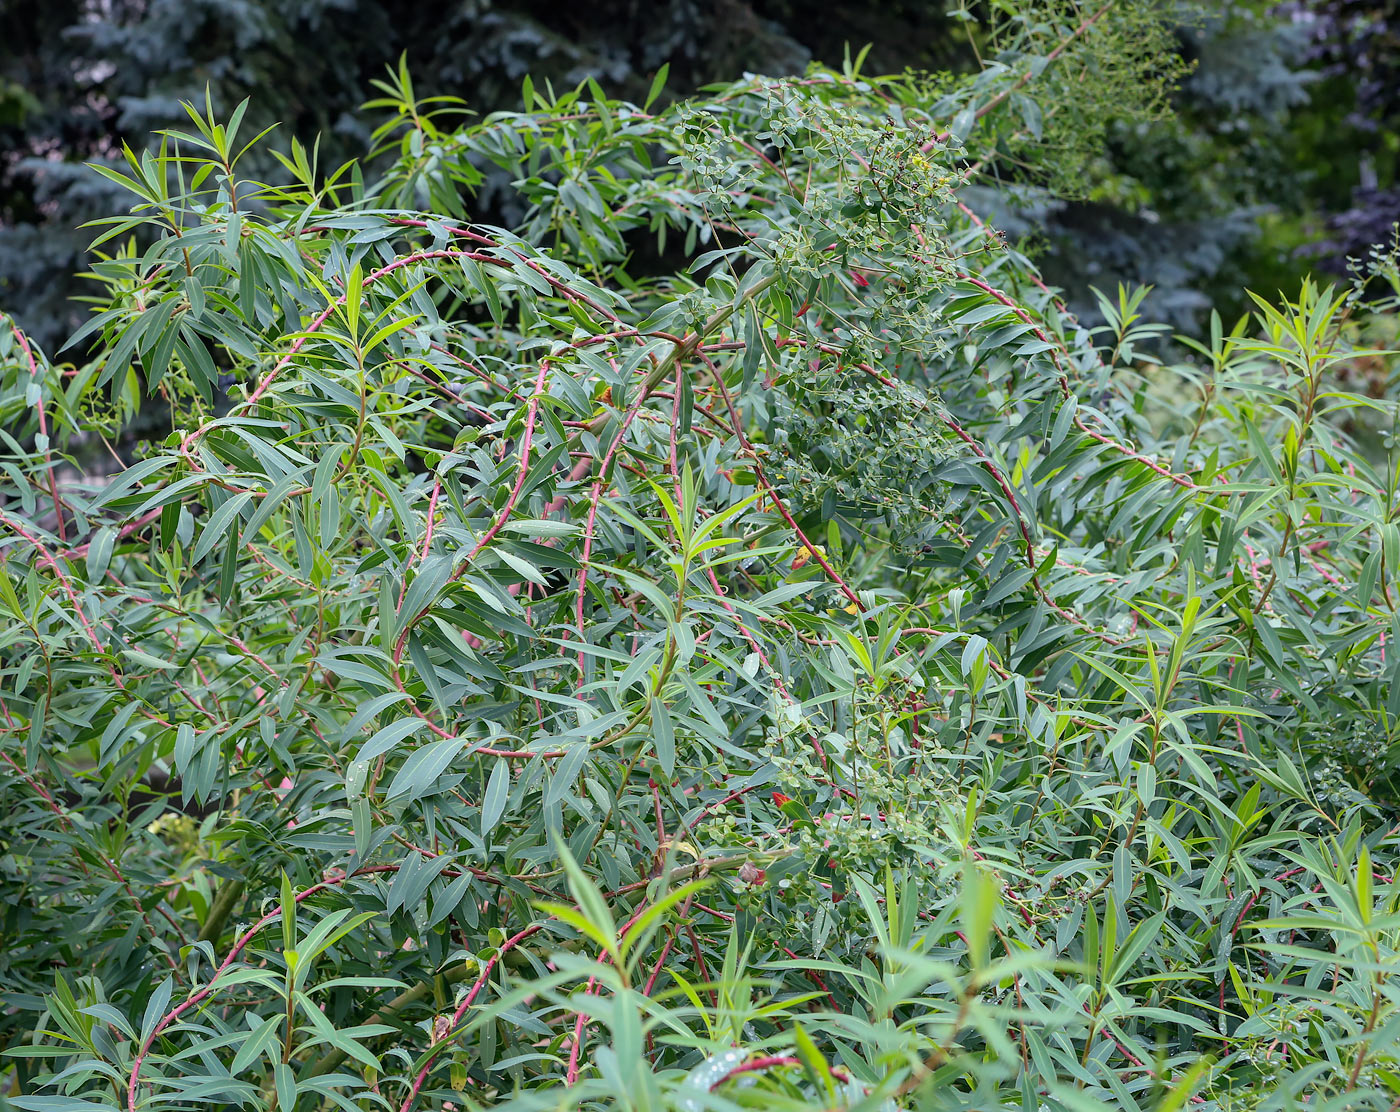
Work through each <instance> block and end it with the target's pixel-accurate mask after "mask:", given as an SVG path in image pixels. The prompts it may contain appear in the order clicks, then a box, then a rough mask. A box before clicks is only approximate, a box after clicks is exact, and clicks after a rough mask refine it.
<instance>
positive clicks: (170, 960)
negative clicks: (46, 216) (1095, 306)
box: [0, 3, 1400, 1112]
mask: <svg viewBox="0 0 1400 1112" xmlns="http://www.w3.org/2000/svg"><path fill="white" fill-rule="evenodd" d="M1149 8H1150V5H1147V4H1141V5H1137V4H1126V3H1124V4H1119V5H1117V6H1116V7H1114V8H1113V9H1112V10H1111V11H1109V10H1108V9H1102V10H1099V11H1098V12H1097V14H1095V13H1094V12H1078V11H1076V10H1075V9H1074V6H1073V5H1069V4H1066V5H1059V6H1056V10H1057V11H1058V12H1059V13H1060V14H1059V15H1058V16H1055V17H1053V18H1052V15H1054V13H1052V15H1046V16H1044V18H1041V19H1037V20H1026V21H1023V22H1022V23H1021V24H1019V25H1018V26H1019V29H1013V30H1014V33H1008V37H1007V38H1006V39H1005V40H1003V44H1002V46H1003V52H1002V53H1001V54H1000V55H999V56H998V57H997V58H995V59H991V60H989V63H988V65H987V66H986V68H985V69H984V70H982V71H981V72H980V73H979V74H978V75H977V76H976V77H974V78H969V79H967V80H955V79H952V78H946V77H939V78H929V77H917V76H902V77H893V78H883V77H882V78H877V77H871V76H868V75H865V74H863V73H862V72H861V65H860V62H859V61H858V60H857V61H855V62H848V63H847V64H846V65H845V66H844V67H843V68H842V69H841V70H839V71H833V70H827V69H813V70H811V71H809V73H808V74H807V75H806V76H805V77H804V78H801V79H794V80H787V81H773V80H767V79H762V78H756V77H755V78H746V79H744V80H742V81H739V82H737V83H734V84H730V85H726V86H724V87H722V88H717V89H714V90H712V91H711V92H710V93H709V94H708V95H707V96H706V98H705V99H702V100H698V101H693V102H687V103H682V104H677V105H674V106H671V107H668V108H664V109H660V108H657V107H656V105H655V104H654V103H652V102H651V101H649V100H646V101H644V103H642V104H641V105H636V104H631V103H626V102H622V101H617V100H610V99H607V98H606V97H605V96H604V95H603V94H602V91H601V90H600V89H598V88H597V87H596V86H595V85H591V84H589V85H585V86H583V87H580V88H579V89H577V90H575V91H573V92H569V93H565V94H561V95H556V94H555V93H554V92H553V91H552V90H548V89H545V88H542V87H535V86H532V85H529V84H527V86H526V89H525V111H524V112H511V113H497V114H493V115H491V116H488V117H486V118H485V119H483V120H481V121H479V122H472V123H469V122H465V121H463V120H462V119H461V118H460V117H458V116H455V115H454V114H453V113H454V112H455V109H456V106H455V105H454V104H452V103H450V102H444V101H441V100H439V101H432V102H425V101H421V100H417V99H415V97H414V95H413V92H412V90H411V88H410V87H409V82H408V78H407V74H406V73H403V72H400V73H398V74H396V75H395V76H394V77H393V79H392V80H390V81H388V82H385V83H384V86H383V89H382V91H383V93H384V97H383V98H382V101H381V103H380V105H379V106H380V107H382V108H388V109H389V110H390V112H391V116H392V118H391V120H390V122H389V123H388V124H387V125H386V126H385V127H383V128H381V129H380V131H379V133H378V141H380V142H381V143H382V144H385V145H387V146H388V148H389V154H390V156H391V157H390V160H389V161H390V169H389V170H388V171H387V173H385V174H384V175H382V176H380V177H373V176H366V175H364V174H363V173H362V172H361V171H360V169H359V168H358V167H357V166H354V165H350V166H346V167H337V166H334V165H329V166H328V165H318V163H317V158H316V154H315V151H314V149H308V148H306V147H303V146H301V145H297V144H293V145H292V147H291V150H290V153H289V154H285V155H284V156H283V158H284V160H285V165H286V169H287V171H288V174H289V177H290V178H291V180H292V182H293V184H291V185H285V186H276V187H273V186H266V185H260V184H258V183H257V181H255V180H253V179H251V178H249V177H247V176H245V175H244V174H243V173H242V172H241V171H240V165H241V164H242V159H243V158H244V156H245V153H246V152H247V151H248V150H249V148H250V145H251V147H252V149H254V150H256V149H258V145H259V144H265V143H266V142H268V140H266V139H262V138H255V137H254V136H252V135H251V134H249V132H248V130H247V129H243V128H240V126H239V121H240V119H241V118H242V115H243V109H242V108H240V109H238V110H237V111H235V112H234V113H233V116H232V118H231V119H229V120H228V121H226V122H220V118H219V117H218V116H216V115H215V114H214V113H213V112H212V111H211V110H210V109H209V108H207V107H200V108H195V109H191V110H190V114H189V115H190V123H189V125H188V126H187V127H185V128H183V129H181V131H179V132H178V133H174V134H170V135H168V136H166V141H165V146H164V147H163V148H162V150H161V152H160V153H158V154H137V153H133V154H131V156H130V158H129V163H128V165H127V167H126V169H125V171H124V173H123V174H121V175H120V180H119V181H118V184H120V185H122V187H123V188H125V189H127V190H129V191H130V193H131V194H133V195H134V198H135V201H134V208H133V210H132V213H131V214H130V215H129V216H121V217H115V218H113V219H111V220H110V221H108V222H106V224H105V226H104V227H103V228H102V230H101V235H102V237H103V241H104V242H103V245H102V249H103V250H104V251H106V252H107V257H105V258H104V259H103V261H101V262H99V263H98V264H97V265H96V266H95V268H94V270H95V273H96V276H97V278H98V279H99V280H100V282H101V284H102V289H103V291H104V296H103V304H102V307H101V309H100V311H99V312H97V313H96V314H95V315H94V316H93V317H92V319H91V321H90V322H89V323H88V324H87V325H86V326H85V328H84V330H83V334H82V335H80V336H79V337H77V338H76V343H75V350H86V348H85V347H84V345H86V344H91V345H92V346H93V347H94V348H95V350H96V351H97V353H98V354H97V355H96V357H95V358H93V359H91V360H87V359H84V360H83V361H81V362H79V363H77V364H75V365H64V364H61V363H57V362H53V361H51V360H50V359H49V358H47V357H46V356H45V354H44V353H43V352H42V351H41V350H40V349H39V348H38V346H37V345H36V344H34V343H33V342H32V341H31V340H30V339H29V338H28V337H27V336H26V335H25V333H24V332H23V331H22V330H21V329H20V328H18V327H11V326H9V324H8V322H7V324H6V327H5V328H4V330H3V331H0V414H2V415H3V418H2V419H3V423H4V427H5V428H7V429H8V430H9V431H8V432H6V433H5V435H4V446H3V456H0V556H2V557H3V559H0V607H3V608H4V611H5V625H4V629H3V633H0V692H3V694H0V878H3V879H2V880H0V883H3V885H4V893H5V897H6V898H5V900H4V902H3V906H2V907H0V931H3V934H2V935H0V988H3V996H0V1004H3V1007H2V1008H0V1045H3V1047H4V1054H5V1057H4V1058H3V1062H4V1065H3V1067H0V1068H2V1069H3V1071H4V1072H3V1075H0V1076H3V1077H4V1079H5V1083H6V1085H7V1086H8V1092H7V1095H6V1096H5V1097H4V1098H3V1100H7V1101H8V1102H9V1103H10V1104H12V1105H13V1106H15V1107H17V1108H21V1109H26V1110H31V1112H68V1110H70V1109H71V1110H74V1112H78V1110H82V1112H88V1110H92V1109H112V1110H115V1109H124V1110H126V1112H138V1110H150V1112H156V1110H161V1109H174V1108H193V1107H211V1106H216V1107H233V1106H237V1107H241V1108H249V1109H259V1110H269V1112H270V1110H271V1109H281V1110H283V1112H292V1110H294V1109H301V1110H302V1112H309V1110H311V1109H313V1108H316V1109H319V1108H331V1107H341V1108H345V1109H352V1110H357V1112H358V1110H364V1109H372V1108H380V1107H383V1108H393V1109H398V1110H400V1112H411V1110H412V1109H414V1108H415V1107H419V1108H428V1107H444V1108H445V1107H448V1106H449V1105H450V1106H451V1107H454V1108H456V1107H488V1106H489V1107H506V1106H509V1107H511V1108H522V1109H524V1108H536V1107H538V1108H567V1107H595V1108H596V1107H625V1108H638V1109H642V1108H646V1109H674V1110H676V1112H694V1110H699V1109H729V1108H736V1107H749V1108H763V1109H776V1108H793V1109H806V1108H841V1109H871V1110H874V1109H881V1110H884V1109H896V1108H939V1109H942V1108H949V1109H952V1108H968V1109H974V1108H975V1109H990V1108H1023V1109H1036V1108H1048V1109H1098V1108H1105V1107H1107V1108H1124V1109H1149V1108H1152V1109H1164V1110H1165V1109H1174V1108H1183V1107H1186V1106H1187V1105H1188V1104H1189V1105H1190V1106H1191V1107H1194V1108H1229V1109H1239V1108H1261V1109H1273V1108H1288V1107H1294V1106H1296V1104H1297V1102H1299V1101H1301V1100H1307V1101H1308V1102H1310V1106H1312V1107H1318V1108H1321V1107H1331V1108H1343V1107H1349V1108H1380V1109H1384V1108H1390V1107H1394V1104H1395V1102H1396V1100H1397V1098H1400V1041H1398V1040H1400V1008H1397V1002H1396V996H1395V987H1394V983H1393V981H1392V979H1391V973H1392V972H1393V971H1394V970H1395V968H1396V964H1395V947H1396V941H1397V932H1400V884H1397V883H1396V880H1395V876H1396V873H1395V870H1396V868H1397V858H1400V846H1398V845H1397V843H1396V840H1395V838H1394V836H1393V834H1392V829H1393V826H1394V823H1395V819H1396V810H1395V807H1396V794H1395V783H1394V769H1395V763H1396V753H1397V751H1400V750H1397V742H1398V741H1400V738H1397V729H1398V728H1397V715H1400V676H1397V664H1396V655H1395V652H1394V649H1393V644H1394V640H1395V636H1396V634H1397V632H1400V625H1398V624H1397V620H1396V611H1395V605H1396V597H1397V591H1400V579H1397V568H1400V523H1397V520H1396V519H1397V508H1398V507H1400V503H1398V502H1397V492H1400V454H1397V453H1398V452H1400V449H1398V448H1397V445H1396V443H1395V441H1394V437H1393V432H1394V423H1395V420H1396V418H1397V407H1396V402H1395V395H1394V391H1393V389H1392V388H1391V386H1390V383H1389V380H1388V378H1387V374H1388V371H1387V364H1386V363H1385V361H1384V357H1383V356H1382V355H1380V354H1377V353H1374V352H1370V351H1368V350H1365V348H1364V344H1365V342H1366V336H1367V334H1368V330H1369V329H1371V328H1373V327H1380V326H1378V325H1373V324H1371V323H1369V321H1370V320H1371V318H1373V317H1376V316H1378V315H1384V314H1386V313H1388V312H1389V311H1390V309H1389V308H1388V307H1387V306H1385V305H1380V306H1375V305H1371V306H1367V305H1366V304H1364V303H1363V302H1362V301H1361V300H1360V299H1359V296H1353V295H1349V294H1346V293H1345V292H1339V291H1336V290H1321V289H1318V288H1316V287H1314V286H1307V287H1305V288H1304V289H1303V290H1302V292H1301V293H1300V294H1299V295H1297V296H1296V297H1294V298H1292V299H1281V300H1279V301H1277V302H1276V303H1271V302H1267V301H1263V300H1260V301H1258V302H1257V303H1255V311H1254V313H1253V315H1251V316H1250V317H1248V318H1245V319H1243V320H1241V321H1240V322H1239V323H1238V324H1237V325H1235V326H1233V327H1228V326H1226V325H1224V324H1222V323H1221V322H1220V320H1219V318H1218V317H1217V318H1216V319H1215V321H1214V327H1213V328H1212V329H1211V331H1210V335H1209V337H1208V339H1207V340H1206V341H1204V342H1202V343H1200V344H1198V345H1196V346H1195V347H1194V349H1193V350H1192V354H1191V356H1190V358H1189V359H1187V360H1185V361H1183V362H1180V363H1178V364H1173V365H1170V366H1165V367H1156V368H1155V369H1154V368H1152V367H1151V366H1150V364H1151V360H1152V357H1151V355H1150V352H1151V351H1152V350H1154V348H1153V345H1154V342H1155V341H1156V340H1157V339H1159V338H1160V333H1161V329H1160V328H1159V327H1157V326H1154V325H1152V324H1150V323H1148V322H1145V321H1144V320H1143V319H1142V317H1141V316H1140V314H1139V309H1140V307H1141V297H1142V295H1141V293H1140V292H1136V293H1130V292H1126V291H1123V292H1120V293H1117V294H1116V295H1112V296H1108V297H1106V298H1105V299H1104V303H1103V306H1102V312H1103V314H1104V316H1105V318H1106V320H1107V321H1108V324H1107V326H1106V327H1104V328H1102V329H1098V330H1096V331H1090V330H1087V329H1085V328H1083V327H1081V326H1080V325H1078V324H1077V323H1076V322H1075V320H1074V319H1073V318H1071V317H1070V316H1069V315H1068V314H1067V313H1066V312H1065V311H1064V310H1063V309H1062V307H1061V306H1060V304H1059V302H1058V301H1057V300H1056V296H1055V294H1054V292H1053V291H1052V290H1051V289H1049V288H1048V287H1047V286H1046V285H1045V284H1044V283H1043V282H1042V281H1041V280H1040V279H1039V278H1038V276H1037V273H1036V271H1035V269H1034V268H1033V267H1032V266H1031V265H1030V263H1029V262H1028V261H1027V260H1026V259H1025V258H1024V257H1023V256H1022V255H1020V254H1018V253H1017V252H1015V251H1013V250H1011V249H1009V248H1007V247H1006V246H1005V244H1004V242H1003V241H1002V240H1001V238H1000V237H999V235H998V233H997V232H996V231H995V230H994V228H993V227H991V226H989V225H988V224H987V223H985V222H984V220H983V218H982V215H981V214H980V213H978V212H977V211H976V209H975V208H974V207H973V206H972V205H971V204H970V203H969V202H968V201H967V200H966V199H965V198H964V195H963V193H962V189H963V183H964V182H965V181H967V180H969V179H971V178H973V176H974V175H975V173H976V172H977V171H978V170H979V169H980V168H982V167H985V166H986V165H988V164H990V163H991V162H993V161H994V160H997V159H1005V158H1011V159H1015V160H1019V161H1020V162H1023V163H1026V164H1031V163H1033V162H1035V161H1036V160H1040V164H1041V165H1042V166H1043V167H1044V170H1043V173H1044V177H1045V180H1053V177H1054V174H1055V173H1056V172H1058V171H1059V170H1060V169H1062V167H1059V166H1057V165H1056V164H1055V162H1053V161H1052V160H1053V159H1055V158H1057V157H1059V156H1061V155H1062V154H1064V152H1066V151H1068V152H1069V154H1070V155H1072V156H1073V157H1074V158H1081V157H1082V155H1083V153H1084V152H1085V151H1086V150H1088V149H1090V147H1091V145H1092V144H1093V143H1094V142H1096V141H1101V140H1102V138H1103V136H1104V134H1105V132H1106V129H1107V128H1108V127H1109V126H1110V125H1111V124H1112V123H1113V122H1114V121H1115V120H1116V121H1120V122H1123V121H1127V122H1131V121H1132V120H1133V119H1142V118H1146V117H1147V116H1149V115H1150V114H1151V113H1153V112H1154V111H1155V110H1156V104H1157V100H1158V95H1159V89H1158V87H1157V86H1156V85H1154V84H1153V78H1154V76H1155V75H1157V74H1158V73H1159V72H1160V70H1161V68H1162V67H1161V65H1160V56H1159V53H1158V51H1159V49H1160V42H1161V40H1160V39H1159V38H1158V37H1157V35H1158V30H1157V28H1156V25H1155V24H1154V23H1153V22H1152V21H1151V19H1150V11H1149ZM659 85H660V79H658V82H657V86H658V87H659ZM1071 130H1072V132H1073V135H1072V138H1073V143H1072V144H1070V143H1069V142H1068V136H1069V135H1070V131H1071ZM113 174H115V172H113ZM502 177H505V178H506V179H508V180H510V181H511V182H512V183H513V186H512V188H513V190H514V197H515V200H516V203H517V204H518V207H519V209H520V211H521V212H522V213H523V215H522V217H521V219H520V220H519V222H518V223H517V224H516V225H515V226H513V227H511V228H502V227H493V226H487V225H484V224H481V223H478V222H476V221H474V220H473V210H474V206H475V204H476V201H475V197H476V195H477V191H478V190H479V189H480V188H482V187H483V184H484V183H486V182H491V181H500V180H501V179H502ZM114 180H117V179H116V178H114ZM678 244H679V245H680V249H681V250H682V251H683V252H684V253H685V256H686V258H687V267H686V269H685V270H684V271H682V272H678V273H673V274H669V275H666V276H665V277H662V278H643V277H641V276H640V275H641V273H642V271H640V270H638V268H637V267H636V266H635V262H636V260H637V259H639V258H642V259H645V258H648V257H651V256H652V254H653V253H659V254H664V253H665V251H666V250H667V248H668V245H669V247H670V249H672V250H675V249H676V247H677V245H678ZM1372 269H1373V271H1374V274H1375V276H1376V277H1377V278H1378V279H1379V284H1380V285H1381V286H1382V287H1383V286H1384V283H1385V281H1386V279H1387V276H1389V278H1390V281H1391V286H1392V288H1395V287H1396V286H1400V281H1397V280H1396V279H1395V268H1394V264H1393V262H1392V261H1391V260H1388V259H1387V258H1385V257H1383V256H1380V257H1377V258H1376V259H1374V260H1373V262H1372ZM1377 285H1378V283H1376V282H1373V283H1371V284H1370V286H1369V287H1367V289H1368V290H1369V291H1370V293H1369V295H1370V296H1374V295H1375V290H1376V288H1377ZM1149 370H1151V371H1152V373H1151V374H1148V373H1147V371H1149ZM143 394H144V395H150V396H154V397H157V398H159V399H160V401H161V403H162V405H164V406H165V408H166V409H167V411H168V413H169V416H170V429H171V431H170V433H169V435H168V437H166V438H165V439H164V441H163V442H162V443H159V444H151V445H146V446H145V450H144V452H143V453H142V458H140V460H139V461H138V462H136V463H134V464H132V465H130V466H126V465H124V464H123V463H121V462H120V461H118V462H117V464H116V466H115V468H114V470H113V472H112V473H111V474H110V475H109V476H106V477H98V476H92V477H88V476H84V475H80V474H77V473H75V471H74V469H73V468H72V467H71V466H70V465H69V464H68V463H67V462H66V461H67V460H69V459H71V458H75V457H78V456H82V457H84V458H87V457H89V456H90V455H91V450H92V449H94V448H97V449H102V448H103V446H104V445H105V444H107V443H109V442H111V441H112V440H113V438H114V437H115V436H116V435H117V434H119V432H120V431H121V429H122V428H123V426H124V424H125V422H127V421H129V420H130V419H131V418H132V416H133V415H134V414H135V413H136V411H137V409H138V407H139V406H140V405H141V401H142V396H143ZM1363 434H1365V437H1366V440H1365V442H1366V443H1367V444H1369V445H1371V448H1370V449H1369V450H1366V451H1363V450H1362V449H1361V448H1360V447H1358V443H1360V440H1359V439H1358V438H1360V437H1361V436H1362V435H1363ZM1377 445H1378V446H1377Z"/></svg>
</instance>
